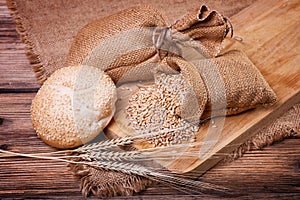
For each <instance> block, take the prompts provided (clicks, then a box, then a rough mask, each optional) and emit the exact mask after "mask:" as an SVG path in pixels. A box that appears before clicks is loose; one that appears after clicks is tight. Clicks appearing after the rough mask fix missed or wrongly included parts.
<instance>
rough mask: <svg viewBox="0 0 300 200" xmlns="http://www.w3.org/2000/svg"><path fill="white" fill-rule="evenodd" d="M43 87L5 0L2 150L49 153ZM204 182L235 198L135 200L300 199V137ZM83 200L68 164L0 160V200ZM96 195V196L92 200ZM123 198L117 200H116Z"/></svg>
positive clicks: (0, 21) (0, 27)
mask: <svg viewBox="0 0 300 200" xmlns="http://www.w3.org/2000/svg"><path fill="white" fill-rule="evenodd" d="M38 88H39V84H38V83H37V82H36V80H35V77H34V74H33V72H32V70H31V67H30V65H29V63H28V60H27V58H26V55H25V50H24V44H23V43H22V41H21V39H20V37H19V36H18V34H17V32H16V28H15V25H14V23H13V21H12V18H11V16H10V14H9V11H8V9H7V7H6V3H5V0H0V148H1V149H7V150H11V151H16V152H23V153H32V152H47V151H51V150H52V149H51V148H50V147H48V146H47V145H45V144H44V143H43V142H42V141H40V140H39V139H38V138H37V137H36V134H35V132H34V130H33V128H32V126H31V122H30V104H31V100H32V98H33V97H34V95H35V93H36V92H37V90H38ZM202 180H203V181H206V182H210V183H214V184H217V185H222V186H226V187H229V188H231V189H233V191H234V195H233V196H232V197H226V196H219V195H217V194H202V195H199V194H197V195H192V194H185V193H182V192H179V191H176V190H174V189H171V188H169V187H167V186H163V185H157V186H154V187H152V188H149V189H148V190H147V191H145V192H142V193H140V194H137V195H135V196H133V197H129V198H130V199H163V198H168V199H196V198H207V199H226V198H231V199H253V198H263V199H275V198H276V199H299V198H300V135H295V136H293V137H292V138H289V139H286V140H284V141H282V142H280V143H277V144H274V145H273V146H271V147H267V148H265V149H263V150H260V151H251V152H248V153H246V154H245V155H244V156H243V157H242V158H240V159H238V160H236V161H234V162H231V163H227V164H222V165H218V166H216V167H215V168H213V169H211V170H210V171H208V172H207V173H206V174H204V176H203V177H202ZM23 198H34V199H40V198H43V199H54V198H57V199H82V198H83V197H82V195H81V193H80V191H79V180H77V179H76V178H74V177H73V175H72V174H71V173H70V172H69V171H68V170H67V167H66V165H65V164H64V163H61V162H54V161H47V160H39V159H27V158H10V159H1V160H0V199H23ZM92 198H93V197H91V199H92ZM116 199H118V198H116Z"/></svg>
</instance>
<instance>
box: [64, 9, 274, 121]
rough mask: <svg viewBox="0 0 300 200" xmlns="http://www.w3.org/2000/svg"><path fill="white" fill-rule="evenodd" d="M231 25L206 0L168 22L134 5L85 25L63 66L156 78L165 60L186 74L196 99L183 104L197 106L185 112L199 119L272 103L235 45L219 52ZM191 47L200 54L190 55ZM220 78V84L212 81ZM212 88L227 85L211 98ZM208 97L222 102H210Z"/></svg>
mask: <svg viewBox="0 0 300 200" xmlns="http://www.w3.org/2000/svg"><path fill="white" fill-rule="evenodd" d="M230 31H232V27H231V24H230V23H229V20H228V19H227V18H226V17H224V16H223V15H221V14H220V13H218V12H217V11H214V10H209V8H208V7H207V6H205V5H203V6H201V7H200V9H196V10H194V11H192V12H190V13H188V14H187V15H185V16H183V17H181V18H180V19H178V20H176V21H175V22H174V23H173V24H171V25H169V26H167V25H166V22H165V20H164V17H163V16H162V14H160V12H158V11H157V10H156V9H154V8H152V7H150V6H138V7H133V8H129V9H127V10H124V11H122V12H119V13H117V14H114V15H111V16H108V17H105V18H102V19H98V20H95V21H92V22H91V23H89V24H88V25H86V26H85V27H83V28H82V29H81V30H80V31H79V32H78V34H77V36H76V38H75V40H74V42H73V44H72V46H71V48H70V51H69V54H68V57H67V60H66V63H65V66H72V65H79V64H84V65H91V66H97V67H99V68H101V69H102V70H104V71H106V72H107V73H108V74H109V75H110V76H111V77H112V79H113V80H114V82H115V83H122V82H128V81H141V80H150V79H154V76H155V70H157V68H160V70H161V66H160V67H157V65H164V66H165V67H164V70H165V71H167V73H171V69H173V70H176V71H177V72H180V73H182V75H183V76H184V77H185V79H187V81H188V82H189V85H191V87H192V88H193V93H194V95H195V96H196V99H197V102H194V103H192V104H187V105H186V106H191V107H192V108H188V107H186V108H184V109H183V110H188V111H194V112H196V113H186V115H190V116H185V117H186V118H189V119H191V120H192V121H196V120H199V118H198V119H196V118H194V117H193V116H202V118H203V117H209V116H210V110H211V109H215V110H216V109H217V110H224V109H226V111H225V114H227V115H231V114H237V113H239V112H243V111H245V110H248V109H251V108H255V107H257V106H260V105H264V106H266V105H272V104H273V103H274V102H275V101H276V95H275V93H274V92H273V91H272V89H271V88H270V86H269V85H268V83H267V82H266V81H265V80H264V78H263V76H262V75H261V74H260V72H259V71H258V70H257V69H256V67H255V66H254V65H253V64H252V63H251V61H250V60H249V59H248V58H247V56H246V55H244V54H243V53H242V52H238V51H231V52H228V53H225V54H224V55H218V54H219V52H220V50H221V48H222V42H223V40H224V38H225V37H226V36H227V34H228V33H230ZM195 52H196V53H198V54H197V55H193V53H194V54H195ZM185 54H188V55H185ZM191 60H192V63H189V62H190V61H191ZM213 67H215V68H216V70H217V71H218V73H219V74H220V77H219V81H215V82H209V80H210V79H213V78H214V77H212V76H211V74H208V73H206V72H207V71H209V70H211V68H213ZM213 76H214V75H213ZM216 78H218V77H216ZM222 82H224V83H222ZM221 84H223V85H224V86H223V88H217V87H213V88H211V86H210V85H221ZM213 90H218V91H222V90H225V91H224V95H219V94H216V95H215V97H213V98H212V97H211V93H212V91H213ZM222 98H223V99H222ZM212 100H213V103H214V104H217V103H218V102H223V104H220V105H215V106H214V108H211V105H212ZM225 101H227V102H225ZM195 104H198V105H197V106H196V107H197V108H198V109H197V110H195V109H194V107H195ZM203 113H204V114H203ZM220 115H222V114H220Z"/></svg>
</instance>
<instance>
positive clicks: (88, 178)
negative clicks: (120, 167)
mask: <svg viewBox="0 0 300 200" xmlns="http://www.w3.org/2000/svg"><path fill="white" fill-rule="evenodd" d="M68 167H69V169H70V171H72V172H73V174H74V175H75V176H76V177H78V178H79V179H80V190H81V192H82V195H83V196H84V197H88V196H90V195H91V194H93V195H94V196H96V197H99V198H101V197H114V196H119V195H122V196H130V195H133V194H134V193H138V192H141V191H143V190H145V189H146V188H147V187H149V186H151V185H153V184H154V181H151V180H149V179H147V178H145V177H141V176H138V175H133V174H125V173H122V172H117V171H113V170H112V171H110V170H105V169H101V168H94V167H91V166H87V165H83V164H69V165H68ZM101 174H102V175H106V176H107V175H110V176H111V179H112V180H114V179H115V180H114V181H109V182H108V181H106V180H102V179H101V178H102V176H101Z"/></svg>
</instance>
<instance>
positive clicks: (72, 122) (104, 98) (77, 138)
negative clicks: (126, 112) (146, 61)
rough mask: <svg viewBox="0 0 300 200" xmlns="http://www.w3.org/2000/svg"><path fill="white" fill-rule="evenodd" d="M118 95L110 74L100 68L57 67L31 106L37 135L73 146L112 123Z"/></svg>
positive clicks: (52, 142) (60, 145) (57, 144)
mask: <svg viewBox="0 0 300 200" xmlns="http://www.w3.org/2000/svg"><path fill="white" fill-rule="evenodd" d="M116 99H117V94H116V87H115V84H114V83H113V81H112V80H111V78H110V77H109V76H108V75H106V74H105V73H104V72H103V71H101V70H100V69H98V68H95V67H91V66H72V67H65V68H61V69H59V70H57V71H55V72H54V73H53V74H52V75H51V76H50V77H49V78H48V79H47V81H45V83H44V84H43V85H42V87H41V88H40V90H39V91H38V93H37V94H36V96H35V98H34V99H33V101H32V106H31V119H32V124H33V127H34V129H35V130H36V132H37V135H38V136H39V137H40V138H41V139H42V140H43V141H44V142H45V143H47V144H49V145H51V146H53V147H56V148H62V149H67V148H74V147H77V146H80V145H82V144H84V143H86V142H89V141H91V140H92V139H93V138H95V137H96V136H97V135H98V134H99V133H100V132H101V131H102V130H103V128H104V127H105V126H106V125H107V124H108V123H109V121H110V120H111V118H112V116H113V114H114V112H115V102H116Z"/></svg>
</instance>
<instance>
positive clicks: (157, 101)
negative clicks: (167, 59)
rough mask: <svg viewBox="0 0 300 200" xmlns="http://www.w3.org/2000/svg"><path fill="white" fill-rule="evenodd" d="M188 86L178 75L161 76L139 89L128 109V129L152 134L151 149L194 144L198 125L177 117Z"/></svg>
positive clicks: (132, 97) (148, 138)
mask: <svg viewBox="0 0 300 200" xmlns="http://www.w3.org/2000/svg"><path fill="white" fill-rule="evenodd" d="M187 88H189V86H188V83H187V82H186V81H185V79H184V78H183V77H182V75H181V74H172V75H170V74H161V75H159V76H157V77H156V80H155V84H152V85H148V86H144V87H140V88H139V89H138V91H136V92H135V93H134V94H133V95H132V96H131V98H130V99H129V104H128V107H127V109H126V110H127V116H128V119H129V121H130V126H131V128H133V129H134V130H135V131H136V133H137V134H153V135H150V136H148V137H147V141H149V143H151V144H152V145H153V146H154V147H156V146H168V145H172V144H179V143H183V142H193V141H194V140H195V133H196V132H197V131H198V126H197V125H194V124H191V123H189V122H187V121H186V120H185V119H183V118H181V117H180V113H181V112H182V104H183V100H184V97H185V95H186V93H187V92H188V91H187Z"/></svg>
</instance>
